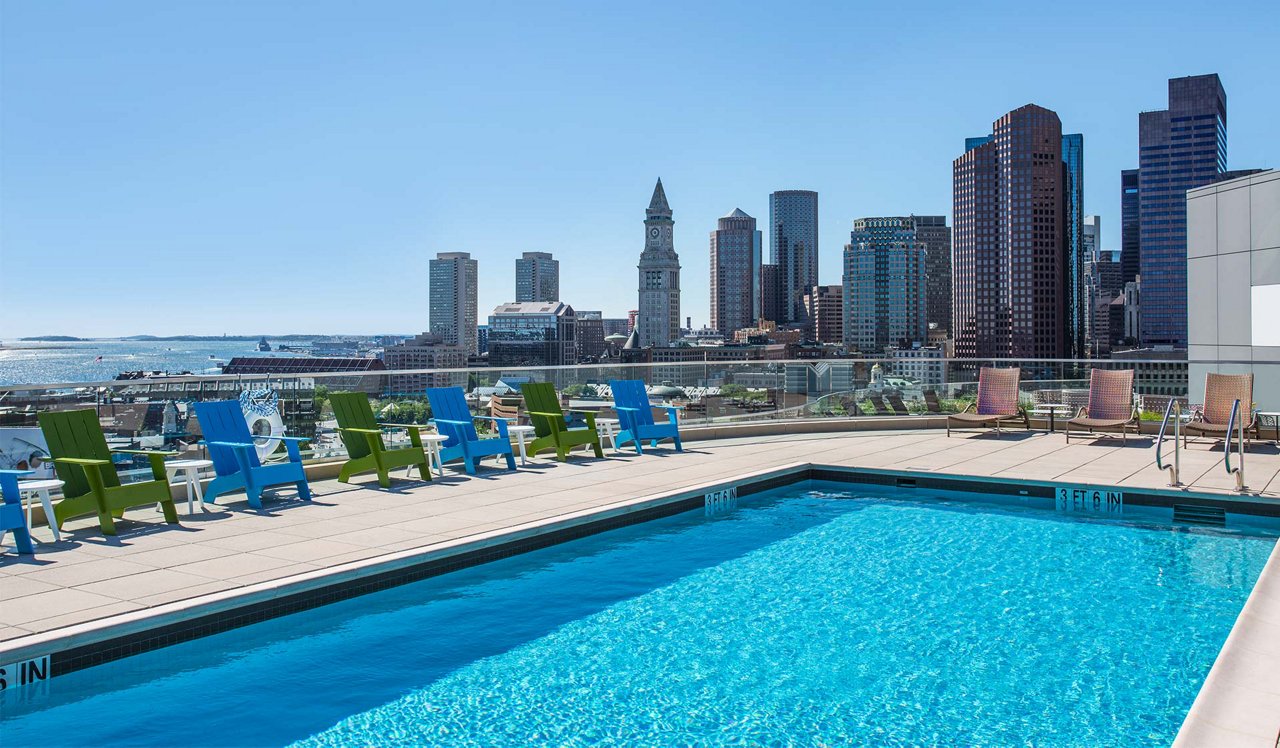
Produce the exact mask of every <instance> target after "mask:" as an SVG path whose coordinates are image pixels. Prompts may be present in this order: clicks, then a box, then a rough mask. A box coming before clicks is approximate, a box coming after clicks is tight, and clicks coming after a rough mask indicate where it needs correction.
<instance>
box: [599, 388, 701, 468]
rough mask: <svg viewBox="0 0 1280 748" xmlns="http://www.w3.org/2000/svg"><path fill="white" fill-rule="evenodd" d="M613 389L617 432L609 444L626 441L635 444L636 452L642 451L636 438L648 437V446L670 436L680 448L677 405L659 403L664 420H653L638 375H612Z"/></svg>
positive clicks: (617, 444) (680, 450)
mask: <svg viewBox="0 0 1280 748" xmlns="http://www.w3.org/2000/svg"><path fill="white" fill-rule="evenodd" d="M609 389H611V390H612V391H613V403H614V410H616V411H618V427H619V430H618V433H617V435H616V436H614V437H613V448H614V449H619V448H620V447H621V446H622V445H623V444H625V443H626V442H631V443H633V444H635V447H636V454H644V448H643V447H641V446H640V442H642V441H645V440H648V441H649V446H651V447H656V446H658V440H659V439H671V440H672V441H673V442H675V446H676V451H677V452H682V451H684V447H683V446H682V445H681V444H680V422H679V418H678V417H677V413H679V411H680V409H679V408H677V407H675V406H674V405H665V406H662V407H663V408H664V409H665V410H666V411H667V422H666V423H655V422H654V420H653V410H654V406H653V405H652V404H651V403H650V402H649V393H648V392H646V391H645V389H644V382H641V381H640V380H639V379H614V380H610V382H609Z"/></svg>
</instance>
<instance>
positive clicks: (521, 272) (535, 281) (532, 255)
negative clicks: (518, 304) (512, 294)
mask: <svg viewBox="0 0 1280 748" xmlns="http://www.w3.org/2000/svg"><path fill="white" fill-rule="evenodd" d="M559 300H560V261H559V260H557V259H555V258H553V257H552V256H551V253H550V252H525V253H524V254H523V255H521V256H520V258H519V259H517V260H516V301H559Z"/></svg>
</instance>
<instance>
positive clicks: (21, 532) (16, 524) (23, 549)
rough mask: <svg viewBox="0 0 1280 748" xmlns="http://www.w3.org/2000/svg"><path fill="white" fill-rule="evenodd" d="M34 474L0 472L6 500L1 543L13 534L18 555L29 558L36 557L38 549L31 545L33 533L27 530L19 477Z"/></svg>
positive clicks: (0, 507) (1, 507)
mask: <svg viewBox="0 0 1280 748" xmlns="http://www.w3.org/2000/svg"><path fill="white" fill-rule="evenodd" d="M34 472H35V471H34V470H0V496H3V498H4V503H3V504H0V541H3V540H4V536H5V533H10V532H11V533H13V539H14V542H15V544H16V545H17V546H18V553H23V554H26V555H28V556H34V555H36V549H35V546H33V545H31V531H30V530H29V529H27V518H26V517H24V516H23V515H22V496H21V495H20V494H19V493H18V476H19V475H31V474H32V473H34ZM49 521H50V522H52V521H53V520H52V519H51V520H49Z"/></svg>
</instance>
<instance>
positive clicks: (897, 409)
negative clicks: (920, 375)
mask: <svg viewBox="0 0 1280 748" xmlns="http://www.w3.org/2000/svg"><path fill="white" fill-rule="evenodd" d="M889 407H891V408H893V413H894V415H899V416H909V415H911V411H909V410H907V404H906V403H904V402H902V395H889Z"/></svg>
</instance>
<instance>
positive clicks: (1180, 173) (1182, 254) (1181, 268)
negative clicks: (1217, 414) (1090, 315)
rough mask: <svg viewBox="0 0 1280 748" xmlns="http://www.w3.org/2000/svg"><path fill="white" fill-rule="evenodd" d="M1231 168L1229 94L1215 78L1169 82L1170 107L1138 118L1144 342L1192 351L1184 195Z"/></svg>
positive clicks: (1173, 80)
mask: <svg viewBox="0 0 1280 748" xmlns="http://www.w3.org/2000/svg"><path fill="white" fill-rule="evenodd" d="M1226 170H1227V94H1226V91H1225V90H1224V89H1223V87H1222V81H1221V80H1219V79H1218V76H1217V75H1216V74H1209V75H1196V76H1190V77H1186V78H1171V79H1169V108H1168V109H1162V110H1159V111H1154V112H1142V113H1141V114H1139V115H1138V205H1139V228H1138V243H1139V247H1138V256H1139V267H1140V269H1141V270H1140V272H1141V275H1142V344H1143V345H1144V346H1166V345H1167V346H1173V347H1175V348H1186V346H1187V198H1186V195H1187V190H1190V189H1194V188H1196V187H1201V186H1203V185H1206V184H1209V183H1211V182H1213V181H1214V180H1215V179H1216V178H1217V177H1218V176H1219V175H1220V174H1222V173H1223V172H1225V171H1226Z"/></svg>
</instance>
